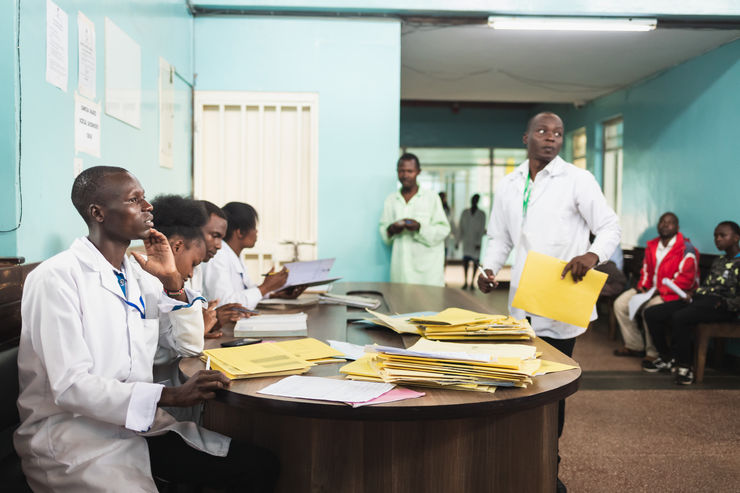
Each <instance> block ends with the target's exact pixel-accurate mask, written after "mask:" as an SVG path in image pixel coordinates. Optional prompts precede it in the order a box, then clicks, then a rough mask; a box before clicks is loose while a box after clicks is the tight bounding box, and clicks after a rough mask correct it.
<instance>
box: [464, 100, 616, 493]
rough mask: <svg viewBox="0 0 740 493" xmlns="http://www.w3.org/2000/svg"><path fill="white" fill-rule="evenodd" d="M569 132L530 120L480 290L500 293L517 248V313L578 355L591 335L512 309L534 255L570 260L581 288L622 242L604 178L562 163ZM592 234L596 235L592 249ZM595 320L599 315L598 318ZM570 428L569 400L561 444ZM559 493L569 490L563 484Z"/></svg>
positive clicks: (503, 196)
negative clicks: (502, 273)
mask: <svg viewBox="0 0 740 493" xmlns="http://www.w3.org/2000/svg"><path fill="white" fill-rule="evenodd" d="M563 132H564V128H563V121H562V120H561V119H560V117H559V116H558V115H556V114H554V113H550V112H545V113H539V114H537V115H535V116H534V117H532V119H531V120H529V122H528V124H527V128H526V131H525V133H524V136H523V138H522V141H523V142H524V145H526V146H527V160H526V161H524V162H523V163H522V164H520V165H519V166H518V167H517V168H516V169H515V170H514V171H513V172H511V173H509V174H508V175H506V176H505V177H504V179H503V180H502V181H501V183H500V184H499V185H498V186H497V187H496V192H495V195H494V201H493V209H492V211H491V216H490V219H489V222H488V232H487V236H488V244H487V248H486V254H485V257H484V258H483V262H482V264H483V268H484V269H485V274H486V275H485V276H484V275H479V276H478V287H479V288H480V290H481V291H482V292H484V293H489V292H491V291H492V290H493V289H494V288H495V287H496V285H497V283H496V277H495V275H494V274H495V273H497V272H498V271H499V269H501V267H502V266H503V265H504V262H505V261H506V258H507V257H508V255H509V253H510V252H511V250H512V249H514V250H515V252H516V260H515V263H514V266H513V268H512V272H511V283H510V289H509V312H510V313H511V315H512V316H514V317H516V318H524V317H525V316H529V317H530V319H531V325H532V328H533V329H534V331H535V333H536V334H537V335H538V336H539V337H540V338H542V339H543V340H544V341H545V342H547V343H549V344H551V345H552V346H554V347H555V348H557V349H558V350H560V351H561V352H563V353H565V354H566V355H568V356H572V355H573V347H574V346H575V342H576V337H577V336H579V335H581V334H583V333H584V332H585V331H586V329H585V328H584V327H578V326H575V325H570V324H566V323H564V322H558V321H555V320H551V319H549V318H544V317H539V316H536V315H533V314H528V313H526V312H525V311H523V310H521V309H518V308H512V306H511V302H512V300H513V299H514V295H515V293H516V290H517V287H518V286H519V278H520V277H521V275H522V269H523V268H524V262H525V260H526V258H527V253H528V252H529V251H530V250H532V251H536V252H539V253H544V254H546V255H550V256H553V257H557V258H559V259H562V260H565V261H567V262H568V263H567V264H566V266H565V268H564V269H563V272H562V276H563V277H564V276H566V275H570V276H572V278H573V280H574V281H575V282H578V281H580V280H582V279H583V276H584V275H586V273H587V272H588V271H589V270H590V269H592V268H593V267H595V266H596V264H598V263H599V262H605V261H606V260H608V259H609V257H610V256H611V254H612V252H613V251H614V249H615V248H616V247H617V245H618V244H619V241H620V235H621V230H620V227H619V220H618V219H617V215H616V214H615V213H614V211H613V210H612V209H611V207H609V205H608V204H607V202H606V198H604V194H603V193H602V192H601V188H600V187H599V185H598V183H596V179H594V177H593V175H592V174H591V173H589V172H588V171H586V170H583V169H580V168H577V167H576V166H574V165H572V164H570V163H567V162H565V161H564V160H563V159H561V158H560V157H559V156H558V154H559V153H560V148H561V147H562V145H563ZM589 232H593V233H594V235H595V238H594V241H593V243H591V244H589V243H590V242H589ZM595 318H596V310H595V309H594V312H593V314H592V317H591V319H592V320H593V319H595ZM564 421H565V401H564V400H563V401H560V403H559V408H558V437H559V436H560V435H561V434H562V432H563V423H564ZM557 491H566V488H565V486H564V485H563V483H562V482H560V480H559V479H558V480H557Z"/></svg>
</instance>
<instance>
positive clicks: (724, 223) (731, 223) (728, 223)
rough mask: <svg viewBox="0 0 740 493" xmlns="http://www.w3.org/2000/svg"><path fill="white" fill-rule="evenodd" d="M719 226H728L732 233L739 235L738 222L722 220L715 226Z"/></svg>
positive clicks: (739, 227)
mask: <svg viewBox="0 0 740 493" xmlns="http://www.w3.org/2000/svg"><path fill="white" fill-rule="evenodd" d="M720 226H727V227H728V228H730V229H731V230H732V232H733V233H735V234H736V235H738V236H740V226H738V224H737V223H736V222H735V221H722V222H721V223H719V224H718V225H717V228H719V227H720ZM715 229H716V228H715Z"/></svg>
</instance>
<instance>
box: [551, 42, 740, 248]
mask: <svg viewBox="0 0 740 493" xmlns="http://www.w3.org/2000/svg"><path fill="white" fill-rule="evenodd" d="M738 94H740V41H735V42H733V43H730V44H728V45H725V46H722V47H720V48H717V49H716V50H713V51H711V52H709V53H707V54H705V55H703V56H700V57H697V58H694V59H692V60H689V61H688V62H686V63H683V64H681V65H679V66H677V67H674V68H672V69H670V70H668V71H666V72H664V73H663V74H661V75H660V76H658V77H655V78H652V79H650V80H648V81H645V82H643V83H641V84H637V85H635V86H633V87H631V88H629V89H626V90H623V91H619V92H617V93H614V94H611V95H609V96H606V97H603V98H599V99H597V100H595V101H593V102H591V103H589V104H587V105H585V106H584V107H583V108H581V109H575V108H573V107H572V106H562V107H559V108H557V107H556V110H557V111H558V112H559V113H560V114H561V116H562V117H563V119H564V120H565V122H566V125H567V126H568V127H569V128H570V129H574V128H577V127H580V126H583V125H585V126H586V127H587V132H588V151H587V157H588V160H589V167H592V168H594V170H598V168H600V162H599V161H598V159H597V158H598V157H599V155H600V152H601V150H600V149H599V147H598V146H599V145H600V142H601V139H600V138H599V132H600V131H601V129H600V124H601V122H603V121H604V120H607V119H609V118H611V117H614V116H617V115H622V117H623V118H624V171H623V174H624V178H623V186H622V194H623V199H622V203H623V205H622V215H621V222H622V228H623V236H622V242H623V244H625V245H627V246H631V245H644V244H645V242H646V241H647V240H648V239H650V238H652V237H654V236H655V235H656V232H655V224H657V221H658V218H659V216H660V214H661V213H662V212H665V211H668V210H671V211H673V212H675V213H676V214H677V215H678V217H679V218H680V222H681V231H682V232H683V233H684V234H686V235H687V236H689V237H690V238H691V240H692V242H693V243H694V244H695V245H696V246H697V248H698V249H699V251H700V252H706V253H718V252H717V250H716V249H715V247H714V242H713V239H712V232H713V230H714V227H715V226H716V224H717V223H718V222H720V221H722V220H727V219H729V220H733V221H736V222H738V221H740V201H739V200H738V197H739V196H740V193H739V192H738V184H739V183H740V157H739V156H740V154H738V151H737V142H738V129H740V111H738V108H740V106H738V101H739V99H738Z"/></svg>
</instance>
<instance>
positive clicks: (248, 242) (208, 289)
mask: <svg viewBox="0 0 740 493" xmlns="http://www.w3.org/2000/svg"><path fill="white" fill-rule="evenodd" d="M223 211H224V212H225V213H226V218H227V221H228V224H227V227H226V237H225V241H224V242H223V243H224V244H223V248H221V250H219V251H218V253H216V256H215V257H213V259H212V260H211V261H210V262H208V263H207V264H204V265H203V288H204V292H205V295H206V297H207V298H208V299H211V300H215V299H217V300H219V303H222V304H226V303H240V304H242V305H244V306H246V307H247V308H248V309H250V310H252V309H254V308H255V307H256V306H257V303H259V302H260V300H261V299H262V298H264V297H266V296H268V295H270V293H273V296H274V295H278V296H280V295H282V294H283V293H274V292H275V291H277V290H279V289H280V288H281V287H282V286H283V285H284V284H285V282H286V281H287V280H288V271H287V270H286V269H283V270H281V271H279V272H275V271H274V269H272V270H270V273H269V274H268V275H266V276H265V279H264V281H262V284H260V285H259V286H258V285H257V284H256V283H254V282H253V281H252V280H251V279H250V278H249V275H248V274H247V268H246V266H245V265H244V264H243V263H242V261H241V258H239V255H240V254H241V252H242V250H243V249H245V248H252V247H254V244H255V243H257V220H258V217H257V211H256V210H254V207H252V206H251V205H249V204H245V203H243V202H229V203H228V204H226V205H225V206H223ZM293 294H295V293H293V292H291V293H290V295H293ZM298 294H300V293H298ZM298 294H295V296H297V295H298Z"/></svg>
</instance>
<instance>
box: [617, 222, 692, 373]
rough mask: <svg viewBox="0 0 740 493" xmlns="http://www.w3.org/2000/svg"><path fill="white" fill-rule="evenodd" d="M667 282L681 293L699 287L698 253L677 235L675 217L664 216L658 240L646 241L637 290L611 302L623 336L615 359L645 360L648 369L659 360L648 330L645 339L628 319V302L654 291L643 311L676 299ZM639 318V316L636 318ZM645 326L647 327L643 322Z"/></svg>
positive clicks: (659, 227)
mask: <svg viewBox="0 0 740 493" xmlns="http://www.w3.org/2000/svg"><path fill="white" fill-rule="evenodd" d="M663 279H670V280H672V281H673V282H674V283H676V285H677V286H678V287H680V288H681V289H683V290H684V291H692V290H694V289H695V288H696V287H697V286H698V284H699V252H698V251H697V250H696V248H695V247H694V245H692V244H691V241H689V239H688V238H686V237H685V236H684V235H683V234H681V233H680V232H679V231H678V217H677V216H676V215H675V214H674V213H672V212H666V213H664V214H663V215H662V216H660V220H659V221H658V237H657V238H653V239H652V240H650V241H648V243H647V248H645V258H644V259H643V261H642V269H640V280H639V281H638V283H637V287H636V288H632V289H628V290H627V291H625V292H624V293H622V294H621V295H620V296H619V297H618V298H617V299H616V300H614V315H615V316H616V317H617V322H618V323H619V330H620V331H621V332H622V339H624V347H622V348H620V349H616V350H614V354H615V355H617V356H638V357H641V356H646V359H645V362H644V363H643V365H648V366H649V364H650V362H651V361H652V360H654V359H655V358H657V357H658V352H657V350H656V349H655V345H654V344H653V340H652V337H651V336H650V332H649V331H648V329H647V328H646V329H645V339H644V341H643V334H642V333H641V331H640V329H639V327H638V326H637V321H636V320H631V319H630V317H629V302H630V300H631V299H632V297H633V296H635V295H636V294H637V293H644V292H646V291H649V290H650V289H652V288H655V292H654V293H653V297H652V298H650V300H649V301H648V302H647V303H645V305H643V306H644V308H643V309H642V310H643V311H644V309H645V308H647V307H651V306H654V305H657V304H659V303H663V302H665V301H673V300H677V299H678V295H677V294H676V293H674V292H673V291H672V290H671V288H669V287H668V286H666V285H665V284H663ZM638 316H641V315H640V312H638V314H637V315H636V317H638ZM643 322H644V323H645V325H648V324H647V322H646V321H645V320H644V317H643Z"/></svg>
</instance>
